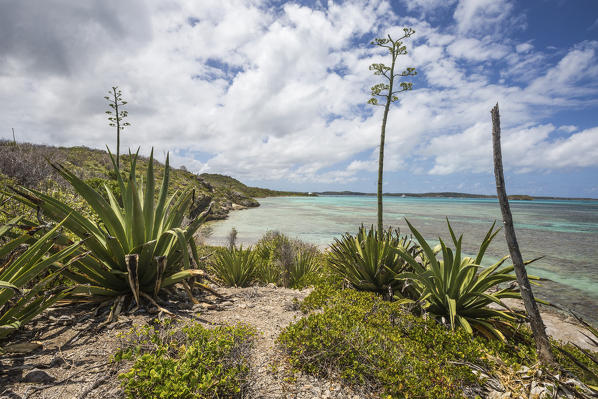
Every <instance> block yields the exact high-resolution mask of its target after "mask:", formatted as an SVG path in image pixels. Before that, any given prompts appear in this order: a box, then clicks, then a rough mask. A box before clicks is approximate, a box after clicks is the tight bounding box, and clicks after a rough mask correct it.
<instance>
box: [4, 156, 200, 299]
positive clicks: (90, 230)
mask: <svg viewBox="0 0 598 399" xmlns="http://www.w3.org/2000/svg"><path fill="white" fill-rule="evenodd" d="M138 152H139V151H138ZM138 152H137V153H136V154H135V155H134V156H131V161H130V171H129V176H128V180H127V181H126V182H125V181H124V179H123V177H122V176H121V171H120V170H119V169H118V167H117V165H116V161H115V159H114V157H113V156H112V154H110V158H111V159H112V164H113V165H114V170H115V172H116V173H115V176H116V179H117V182H118V186H119V188H120V192H121V196H122V198H121V199H120V200H119V199H117V197H116V196H115V195H114V193H113V192H112V190H111V189H110V188H109V187H108V186H107V185H104V189H105V191H106V197H107V198H108V199H107V200H106V199H105V198H104V197H103V196H102V195H100V193H98V192H97V191H95V190H94V189H93V188H92V187H91V186H89V185H88V184H87V183H85V182H84V181H83V180H81V179H80V178H78V177H77V176H75V174H73V173H72V172H70V171H69V170H68V169H67V168H66V167H65V166H63V165H60V164H54V163H51V165H52V166H53V167H54V169H56V171H57V172H58V173H59V174H60V175H61V176H62V177H64V179H66V180H67V181H68V182H69V183H70V184H71V185H72V187H73V188H74V189H75V191H76V192H77V193H78V194H79V195H80V196H81V197H82V198H83V199H84V200H85V201H86V203H87V204H88V205H89V207H90V208H91V209H92V210H93V211H94V212H95V213H96V214H97V216H98V219H99V222H97V223H96V222H93V221H91V220H89V219H88V218H86V217H84V216H83V215H82V213H81V212H78V211H77V210H75V209H73V208H72V207H70V206H69V205H67V204H66V203H63V202H61V201H60V200H57V199H55V198H53V197H51V196H49V195H46V194H44V193H42V192H40V191H36V190H33V189H27V188H24V187H20V188H13V191H15V192H16V193H17V194H18V195H17V197H16V198H17V199H18V200H19V201H21V202H22V203H24V204H26V205H29V206H31V207H34V208H38V209H41V210H42V212H43V215H45V216H47V217H49V218H52V219H53V220H61V219H63V218H64V217H65V216H66V215H71V216H70V217H69V218H68V219H67V220H66V221H65V222H64V226H65V227H66V228H67V229H69V230H70V231H71V232H72V233H73V234H75V235H76V236H78V237H80V238H81V239H85V244H84V245H85V246H86V247H87V249H88V250H89V251H90V255H89V256H87V257H85V258H83V259H80V260H78V261H76V262H75V263H74V265H75V268H74V270H66V271H65V272H64V274H65V275H66V276H67V277H69V278H70V279H72V280H73V281H75V282H77V283H80V284H84V285H86V287H87V290H88V293H89V294H91V295H99V296H108V297H121V296H122V295H125V294H128V293H132V294H133V295H134V297H135V299H136V301H137V303H139V298H140V297H141V296H143V297H145V298H147V299H148V300H150V301H151V300H152V296H155V295H157V294H158V292H159V291H160V290H161V289H162V288H164V287H168V286H170V285H172V284H175V283H177V282H180V281H183V280H186V279H189V278H191V277H193V276H198V275H201V274H202V272H201V271H200V270H198V269H192V268H191V266H192V265H191V258H192V259H193V260H195V263H196V264H198V262H199V258H198V256H197V248H196V245H195V242H194V239H193V234H194V233H195V232H196V231H197V229H198V228H199V227H200V225H201V223H202V222H203V220H204V219H205V217H206V216H207V213H208V212H209V210H210V207H208V209H207V210H206V211H204V212H203V213H202V214H201V215H199V216H198V217H197V218H196V219H194V220H192V221H190V223H189V224H188V225H187V226H183V220H184V217H185V215H186V214H187V211H188V209H189V207H190V205H191V202H192V190H190V189H189V190H187V191H184V192H182V193H181V192H178V191H177V192H175V193H174V194H172V195H171V196H168V185H169V175H170V168H169V161H168V156H167V157H166V163H165V167H164V176H163V179H162V184H161V187H160V190H159V193H158V195H157V200H156V196H155V194H156V193H155V183H154V169H153V150H152V153H151V155H150V159H149V162H148V167H147V172H146V178H145V184H144V182H143V180H142V181H140V182H139V181H138V180H137V178H136V163H137V156H138ZM189 250H190V252H191V256H190V255H189Z"/></svg>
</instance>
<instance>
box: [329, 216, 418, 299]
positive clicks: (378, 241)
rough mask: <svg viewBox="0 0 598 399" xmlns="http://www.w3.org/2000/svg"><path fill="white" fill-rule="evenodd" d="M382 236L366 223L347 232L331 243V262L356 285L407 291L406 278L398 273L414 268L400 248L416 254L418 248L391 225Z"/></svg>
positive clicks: (366, 288) (388, 291) (390, 292)
mask: <svg viewBox="0 0 598 399" xmlns="http://www.w3.org/2000/svg"><path fill="white" fill-rule="evenodd" d="M381 235H382V237H379V235H378V234H377V232H376V230H375V229H374V227H373V226H371V227H370V229H369V230H368V229H366V228H365V227H364V226H363V225H362V226H361V227H360V228H359V232H358V233H357V235H355V236H353V235H352V234H349V233H345V234H344V235H343V236H342V237H341V239H336V238H335V240H334V243H333V244H332V245H331V246H330V253H329V255H328V264H329V265H330V267H331V269H333V270H334V271H335V272H336V273H338V274H339V275H341V276H342V277H343V278H345V279H346V280H347V281H348V282H349V283H350V284H351V285H352V286H353V287H354V288H355V289H358V290H360V291H372V292H376V293H378V294H382V295H387V296H388V295H390V296H392V295H393V294H394V293H397V294H398V293H402V294H407V292H406V291H405V289H404V287H405V285H404V282H403V281H399V280H397V279H395V276H396V275H397V274H399V273H402V272H405V271H411V270H412V269H411V266H410V265H409V263H408V262H407V261H406V260H405V259H403V258H402V257H401V256H399V251H398V249H399V248H400V249H401V250H402V251H403V252H405V253H407V254H410V255H411V257H413V258H415V257H416V256H417V254H418V253H419V248H418V247H417V245H415V243H414V242H413V241H412V240H411V239H410V238H408V237H406V236H401V235H400V231H399V230H398V229H395V230H393V229H388V230H386V231H384V232H383V233H382V234H381Z"/></svg>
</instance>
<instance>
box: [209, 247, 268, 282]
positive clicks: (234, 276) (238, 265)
mask: <svg viewBox="0 0 598 399" xmlns="http://www.w3.org/2000/svg"><path fill="white" fill-rule="evenodd" d="M211 269H212V272H213V273H214V274H215V275H216V278H217V279H218V280H219V281H220V282H222V283H224V284H226V285H228V286H233V287H247V286H248V285H249V284H251V283H252V282H253V280H254V278H255V277H256V274H257V272H258V263H257V259H256V254H255V253H254V252H253V251H252V250H251V248H248V249H243V247H242V246H241V247H240V248H239V249H237V248H236V247H234V246H233V247H230V248H223V249H221V250H220V251H218V252H217V253H216V255H215V256H214V261H213V264H212V267H211Z"/></svg>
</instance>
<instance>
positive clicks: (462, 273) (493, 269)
mask: <svg viewBox="0 0 598 399" xmlns="http://www.w3.org/2000/svg"><path fill="white" fill-rule="evenodd" d="M407 224H408V225H409V228H410V229H411V232H412V233H413V235H414V236H415V237H416V238H417V240H418V242H419V244H420V246H421V248H422V250H423V254H422V256H421V258H423V264H422V263H420V261H419V260H418V259H416V258H415V257H414V256H413V254H411V253H409V252H408V251H406V250H404V249H402V248H399V253H400V255H401V257H402V258H403V259H404V260H405V261H406V262H408V263H409V264H410V265H411V267H412V268H413V270H414V272H406V273H400V274H398V275H397V281H403V279H405V278H408V279H410V280H412V281H413V282H414V283H415V287H416V288H417V290H418V291H419V295H420V300H421V301H424V303H425V305H424V306H425V308H426V310H427V311H429V312H430V313H432V314H434V315H437V316H439V317H441V318H444V320H445V323H447V324H448V325H449V326H450V327H451V329H455V328H456V327H462V328H463V329H464V330H465V331H467V332H468V333H470V334H471V333H473V330H474V329H475V330H476V331H478V332H479V333H481V334H483V335H485V336H486V337H488V338H492V337H496V338H500V339H503V340H504V339H505V336H504V333H505V332H506V331H509V330H511V329H512V325H513V323H514V322H518V321H519V322H521V321H523V317H522V316H521V315H519V314H518V313H516V312H514V311H511V310H510V309H509V308H508V307H507V306H506V305H505V304H504V303H503V302H502V299H504V298H521V294H520V293H519V290H518V289H516V288H513V287H512V286H508V287H505V288H498V286H499V285H500V284H506V283H512V282H515V281H517V278H516V276H515V275H514V274H513V269H514V268H513V266H512V265H511V266H503V263H504V262H505V261H506V260H507V259H508V256H505V257H504V258H502V259H501V260H500V261H498V262H497V263H495V264H494V265H492V266H490V267H487V268H484V269H482V268H481V266H480V265H481V263H482V260H483V257H484V254H485V252H486V249H487V248H488V246H489V245H490V243H491V241H492V239H493V238H494V237H495V236H496V234H497V233H498V231H499V230H498V229H497V230H494V226H495V223H494V224H492V226H491V227H490V230H488V233H487V234H486V237H485V238H484V240H483V241H482V244H481V245H480V249H479V251H478V254H477V255H476V257H475V259H473V258H470V257H462V253H461V242H462V239H463V236H462V235H461V236H460V237H459V238H458V239H457V237H456V236H455V233H454V232H453V229H452V228H451V225H450V223H449V222H448V219H447V224H448V228H449V232H450V234H451V238H452V240H453V244H454V245H455V250H454V252H453V250H452V249H451V248H449V247H447V246H446V245H445V244H444V242H443V241H442V239H440V249H441V250H440V251H437V250H433V249H432V248H431V247H430V245H429V244H428V243H427V242H426V240H425V239H424V238H423V236H422V235H421V234H420V233H419V231H417V230H416V229H415V227H413V226H412V225H411V224H410V223H409V221H407ZM438 252H440V253H442V259H441V260H439V259H437V258H436V256H437V253H438ZM527 263H529V262H527ZM490 289H496V291H495V292H492V293H491V292H489V290H490ZM492 303H495V304H498V305H500V306H501V307H502V309H493V308H490V307H489V306H488V305H490V304H492Z"/></svg>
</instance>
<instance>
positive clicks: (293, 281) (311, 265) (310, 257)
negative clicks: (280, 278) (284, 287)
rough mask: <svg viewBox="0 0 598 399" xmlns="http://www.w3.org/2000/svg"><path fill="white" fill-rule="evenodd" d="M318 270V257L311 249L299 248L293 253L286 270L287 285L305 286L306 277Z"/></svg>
mask: <svg viewBox="0 0 598 399" xmlns="http://www.w3.org/2000/svg"><path fill="white" fill-rule="evenodd" d="M318 270H319V265H318V259H317V258H316V254H315V252H313V251H309V250H302V251H301V250H300V251H297V253H296V254H295V259H294V260H293V263H291V265H290V267H289V272H288V280H289V281H288V286H289V287H291V288H301V287H303V286H305V284H306V282H307V281H308V279H309V278H310V277H311V276H313V275H314V274H315V273H317V272H318Z"/></svg>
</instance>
